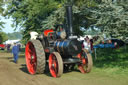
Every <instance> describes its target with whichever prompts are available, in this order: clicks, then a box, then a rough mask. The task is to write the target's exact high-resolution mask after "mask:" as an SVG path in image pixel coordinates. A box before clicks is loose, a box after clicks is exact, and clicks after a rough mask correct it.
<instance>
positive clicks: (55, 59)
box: [49, 52, 63, 78]
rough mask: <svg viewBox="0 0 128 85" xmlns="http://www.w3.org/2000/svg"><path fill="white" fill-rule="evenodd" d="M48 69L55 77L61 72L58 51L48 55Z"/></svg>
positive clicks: (60, 60)
mask: <svg viewBox="0 0 128 85" xmlns="http://www.w3.org/2000/svg"><path fill="white" fill-rule="evenodd" d="M49 70H50V73H51V75H52V76H53V77H55V78H56V77H60V76H61V75H62V74H63V61H62V58H61V56H60V54H59V53H58V52H53V53H51V54H50V55H49Z"/></svg>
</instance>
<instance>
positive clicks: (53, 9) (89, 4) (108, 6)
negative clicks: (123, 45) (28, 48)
mask: <svg viewBox="0 0 128 85" xmlns="http://www.w3.org/2000/svg"><path fill="white" fill-rule="evenodd" d="M70 1H73V15H74V18H73V28H74V31H75V34H76V35H83V34H84V31H81V30H80V29H81V28H84V29H88V28H90V27H95V26H96V27H98V29H100V31H101V32H102V33H104V34H107V35H111V36H114V37H120V36H121V37H122V38H125V37H126V36H127V34H128V33H127V30H128V27H127V26H128V25H127V24H128V16H127V14H128V13H127V12H128V10H127V8H128V7H127V3H125V2H121V3H112V2H109V3H104V2H102V0H10V1H9V2H8V8H7V10H6V13H5V15H6V16H9V17H12V18H13V19H14V23H13V26H14V27H15V26H16V27H17V26H20V27H21V28H22V33H23V37H24V38H23V39H24V40H25V41H27V40H28V39H29V32H30V31H37V32H38V33H41V32H42V31H43V30H44V29H51V28H52V29H54V25H55V24H63V23H64V22H65V7H64V6H65V3H69V2H70ZM70 4H71V3H70ZM92 29H93V28H92Z"/></svg>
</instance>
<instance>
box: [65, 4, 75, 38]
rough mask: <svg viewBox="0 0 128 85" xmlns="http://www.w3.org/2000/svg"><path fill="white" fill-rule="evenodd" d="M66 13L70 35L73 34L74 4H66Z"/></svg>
mask: <svg viewBox="0 0 128 85" xmlns="http://www.w3.org/2000/svg"><path fill="white" fill-rule="evenodd" d="M66 15H67V17H66V18H67V30H68V36H73V34H74V32H73V27H72V6H71V5H68V6H66Z"/></svg>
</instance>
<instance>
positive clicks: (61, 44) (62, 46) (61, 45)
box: [54, 39, 82, 55]
mask: <svg viewBox="0 0 128 85" xmlns="http://www.w3.org/2000/svg"><path fill="white" fill-rule="evenodd" d="M54 48H55V50H57V51H58V52H60V53H62V54H64V55H77V54H78V53H80V52H81V50H82V45H81V43H80V42H79V41H78V40H76V39H73V40H63V41H56V42H55V43H54Z"/></svg>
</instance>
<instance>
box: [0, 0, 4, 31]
mask: <svg viewBox="0 0 128 85" xmlns="http://www.w3.org/2000/svg"><path fill="white" fill-rule="evenodd" d="M2 6H3V0H0V15H2V14H3V10H4V9H3V8H2ZM3 24H4V22H2V21H1V19H0V30H1V28H4V26H3Z"/></svg>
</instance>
